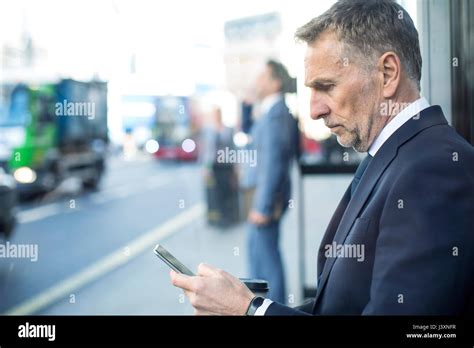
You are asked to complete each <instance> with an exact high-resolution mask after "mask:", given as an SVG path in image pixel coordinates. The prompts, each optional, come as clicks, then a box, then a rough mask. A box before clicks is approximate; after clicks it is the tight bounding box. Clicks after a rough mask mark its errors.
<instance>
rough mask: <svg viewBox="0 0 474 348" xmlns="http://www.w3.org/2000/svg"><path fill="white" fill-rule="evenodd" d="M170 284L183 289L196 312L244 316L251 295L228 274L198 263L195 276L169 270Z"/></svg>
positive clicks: (243, 285)
mask: <svg viewBox="0 0 474 348" xmlns="http://www.w3.org/2000/svg"><path fill="white" fill-rule="evenodd" d="M170 277H171V283H172V284H173V285H174V286H176V287H178V288H181V289H183V290H184V293H185V294H186V296H187V297H188V298H189V302H190V303H191V305H192V306H193V307H194V308H195V310H196V311H195V314H196V315H245V311H246V310H247V308H248V306H249V304H250V301H251V300H252V299H253V298H254V296H255V295H254V294H253V293H252V292H251V291H250V290H249V289H248V288H247V287H246V286H245V284H244V283H242V282H241V281H240V280H239V279H237V278H235V277H234V276H232V275H230V274H229V273H227V272H225V271H223V270H221V269H218V268H215V267H212V266H210V265H206V264H204V263H201V264H200V265H199V267H198V275H197V276H194V277H190V276H187V275H184V274H179V273H176V272H175V271H171V272H170Z"/></svg>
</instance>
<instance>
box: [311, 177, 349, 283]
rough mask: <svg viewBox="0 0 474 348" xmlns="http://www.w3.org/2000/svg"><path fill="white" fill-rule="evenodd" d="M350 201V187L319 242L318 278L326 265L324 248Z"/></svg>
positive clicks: (329, 242)
mask: <svg viewBox="0 0 474 348" xmlns="http://www.w3.org/2000/svg"><path fill="white" fill-rule="evenodd" d="M350 199H351V185H349V187H348V188H347V190H346V192H345V193H344V195H343V196H342V199H341V201H340V202H339V205H338V206H337V208H336V210H335V211H334V214H333V216H332V218H331V220H330V221H329V225H328V227H327V228H326V232H325V233H324V236H323V239H322V241H321V244H320V247H319V253H318V278H319V277H320V276H321V273H322V272H323V268H324V264H325V263H326V257H324V251H325V250H324V246H325V245H327V244H331V243H332V241H333V239H334V235H335V234H336V231H337V228H338V226H339V224H340V222H341V218H342V215H343V214H344V212H345V211H346V208H347V205H348V204H349V201H350Z"/></svg>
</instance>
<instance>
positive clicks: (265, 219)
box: [248, 210, 270, 226]
mask: <svg viewBox="0 0 474 348" xmlns="http://www.w3.org/2000/svg"><path fill="white" fill-rule="evenodd" d="M248 221H249V222H250V223H252V224H254V225H257V226H263V225H266V224H268V223H269V222H270V217H269V216H267V215H264V214H262V213H260V212H258V211H256V210H251V211H250V213H249V217H248Z"/></svg>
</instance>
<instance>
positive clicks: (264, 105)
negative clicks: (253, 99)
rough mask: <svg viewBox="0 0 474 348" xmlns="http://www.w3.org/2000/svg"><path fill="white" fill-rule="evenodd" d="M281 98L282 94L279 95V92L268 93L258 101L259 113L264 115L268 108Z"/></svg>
mask: <svg viewBox="0 0 474 348" xmlns="http://www.w3.org/2000/svg"><path fill="white" fill-rule="evenodd" d="M282 98H283V96H282V95H281V93H274V94H270V95H268V96H266V97H265V98H263V100H262V102H261V103H260V112H261V115H265V114H266V113H268V112H269V111H270V109H271V108H272V107H273V106H274V105H275V104H276V103H278V102H279V101H280V100H281V99H282Z"/></svg>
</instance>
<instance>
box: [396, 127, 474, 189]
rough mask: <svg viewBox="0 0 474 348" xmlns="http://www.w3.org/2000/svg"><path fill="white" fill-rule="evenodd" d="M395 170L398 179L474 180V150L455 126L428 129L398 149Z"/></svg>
mask: <svg viewBox="0 0 474 348" xmlns="http://www.w3.org/2000/svg"><path fill="white" fill-rule="evenodd" d="M391 167H392V169H395V170H396V171H397V175H398V176H405V175H408V176H413V175H417V174H421V173H423V174H424V175H430V176H433V175H435V176H438V177H439V178H440V179H441V178H442V177H443V176H455V177H459V176H465V175H467V176H468V177H469V178H470V179H471V180H474V147H473V146H472V145H471V144H469V143H468V142H467V141H466V140H465V139H464V138H462V137H461V136H460V135H459V134H458V133H457V132H456V131H455V130H454V129H453V128H452V127H451V126H448V125H436V126H433V127H429V128H426V129H424V130H422V131H421V132H419V133H418V134H417V135H416V136H414V137H413V138H411V139H410V140H409V141H407V142H405V143H404V144H402V145H401V146H400V147H399V148H398V153H397V156H396V157H395V159H394V163H393V166H391Z"/></svg>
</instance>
